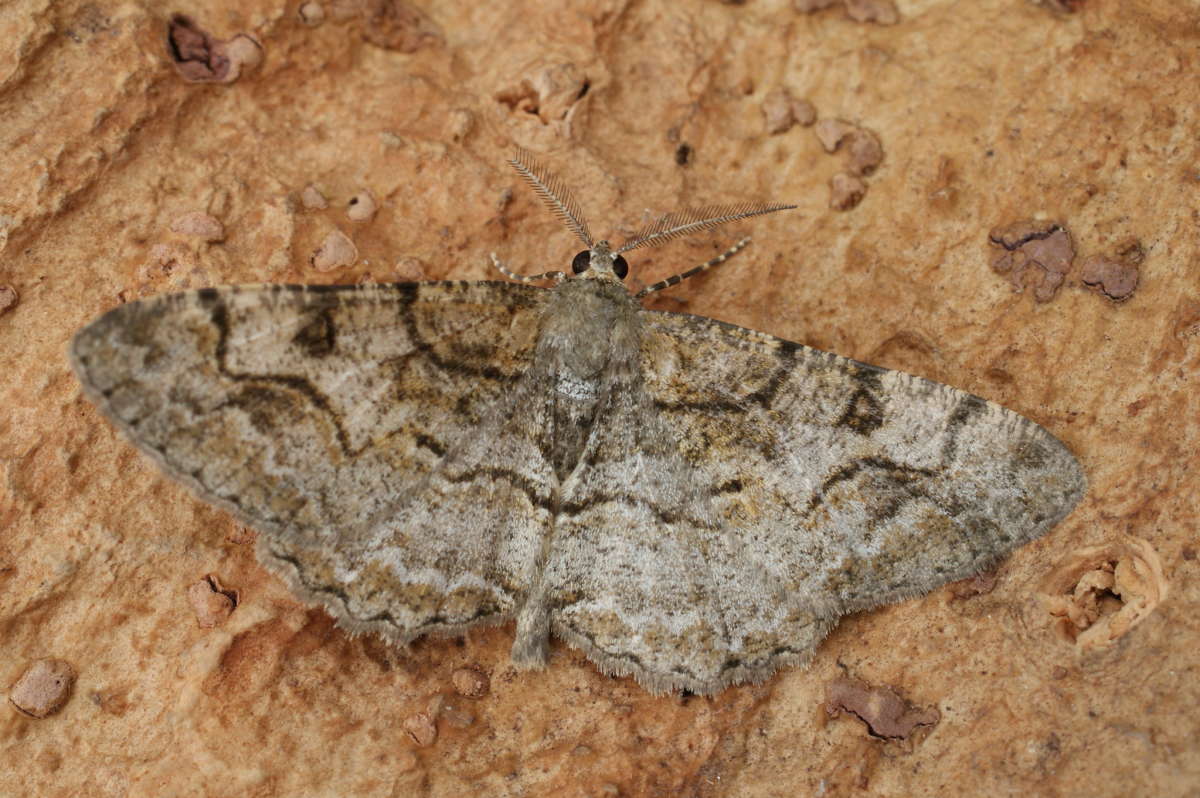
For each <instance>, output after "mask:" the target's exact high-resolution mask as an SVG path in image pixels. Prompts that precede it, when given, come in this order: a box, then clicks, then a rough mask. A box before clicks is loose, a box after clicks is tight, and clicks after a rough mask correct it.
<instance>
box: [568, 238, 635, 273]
mask: <svg viewBox="0 0 1200 798" xmlns="http://www.w3.org/2000/svg"><path fill="white" fill-rule="evenodd" d="M571 271H572V272H574V273H575V274H579V275H583V276H584V277H593V278H605V277H609V278H611V277H616V278H617V279H618V280H624V279H625V275H627V274H629V263H628V261H626V260H625V258H624V257H622V256H621V254H620V253H617V252H613V250H612V247H611V246H609V243H608V242H607V241H597V242H596V243H595V244H593V245H592V248H591V249H585V250H583V251H582V252H580V253H579V254H578V255H576V256H575V258H574V259H573V260H572V261H571Z"/></svg>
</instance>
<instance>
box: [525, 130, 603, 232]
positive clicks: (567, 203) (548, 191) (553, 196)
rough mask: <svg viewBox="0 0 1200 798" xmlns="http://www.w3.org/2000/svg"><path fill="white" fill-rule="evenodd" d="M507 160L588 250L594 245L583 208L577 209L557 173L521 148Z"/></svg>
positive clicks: (569, 190) (569, 192)
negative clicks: (514, 155) (513, 156)
mask: <svg viewBox="0 0 1200 798" xmlns="http://www.w3.org/2000/svg"><path fill="white" fill-rule="evenodd" d="M508 162H509V163H510V164H512V168H513V169H516V170H517V173H518V174H520V175H521V177H523V178H525V182H526V183H528V184H529V185H530V186H532V187H533V190H534V191H536V192H537V194H538V196H539V197H541V198H542V202H544V203H546V207H548V208H549V209H550V210H551V211H553V212H554V215H555V216H557V217H558V218H559V219H560V220H561V221H562V223H563V224H565V225H566V226H567V227H569V228H571V229H572V230H574V231H575V235H577V236H579V240H580V241H582V242H583V243H584V244H586V245H587V248H588V249H591V248H592V247H593V246H594V244H593V242H592V234H591V233H589V232H588V226H587V221H586V220H584V218H583V211H582V210H580V208H579V203H578V202H576V201H575V197H573V196H572V195H571V189H569V188H567V186H566V184H565V183H563V181H562V180H561V179H560V178H559V177H558V175H556V174H554V173H553V172H551V171H550V170H549V169H547V168H546V167H544V166H542V165H541V164H540V163H538V161H537V159H536V158H534V157H533V155H532V154H531V153H530V152H529V151H528V150H526V149H525V148H523V147H522V148H519V149H518V150H517V155H516V157H515V158H510V159H509V161H508Z"/></svg>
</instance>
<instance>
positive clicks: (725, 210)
mask: <svg viewBox="0 0 1200 798" xmlns="http://www.w3.org/2000/svg"><path fill="white" fill-rule="evenodd" d="M795 207H796V206H795V205H784V204H782V203H779V202H740V203H738V204H736V205H706V206H705V207H703V208H694V209H691V210H683V211H676V212H674V213H668V214H667V215H666V216H663V217H662V218H661V219H659V220H658V221H656V222H653V223H651V224H649V225H647V226H646V227H645V228H643V229H642V230H640V231H638V233H637V234H635V235H634V236H633V237H632V238H630V239H629V240H628V241H626V242H625V243H624V244H622V245H621V248H620V249H618V250H617V252H618V253H621V252H628V251H629V250H631V249H637V248H639V247H656V246H658V245H659V244H665V243H666V242H668V241H670V240H671V239H673V238H679V237H681V236H686V235H691V234H692V233H698V232H700V231H701V230H708V229H711V228H713V227H717V226H719V225H723V224H726V223H727V222H735V221H737V220H738V219H745V218H746V217H748V216H758V215H760V214H763V213H774V212H775V211H783V210H787V209H789V208H795Z"/></svg>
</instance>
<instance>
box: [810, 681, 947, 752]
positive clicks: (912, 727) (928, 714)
mask: <svg viewBox="0 0 1200 798" xmlns="http://www.w3.org/2000/svg"><path fill="white" fill-rule="evenodd" d="M825 712H826V714H827V715H828V716H829V717H831V718H833V717H837V716H838V715H839V714H841V713H843V712H846V713H849V714H851V715H854V716H855V717H857V718H858V719H859V720H861V721H862V722H863V723H865V724H867V728H868V730H869V732H870V734H871V736H872V737H883V738H887V739H904V738H906V737H908V736H910V735H911V734H912V733H913V732H914V731H916V730H917V728H918V727H922V726H926V727H933V726H936V725H937V723H938V722H939V721H940V720H941V719H942V716H941V713H940V712H938V711H937V710H936V709H933V708H930V709H920V708H918V707H915V706H914V705H912V704H911V703H909V702H908V701H905V700H904V698H903V697H901V696H900V695H899V694H898V693H896V691H894V690H892V689H891V688H888V687H874V686H871V685H869V684H867V683H866V682H864V681H862V680H861V679H852V678H849V677H845V676H843V677H840V678H838V679H835V680H833V681H832V682H830V683H829V685H828V686H827V687H826V691H825Z"/></svg>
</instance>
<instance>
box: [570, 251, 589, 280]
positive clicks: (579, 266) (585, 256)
mask: <svg viewBox="0 0 1200 798" xmlns="http://www.w3.org/2000/svg"><path fill="white" fill-rule="evenodd" d="M591 265H592V252H591V250H588V249H585V250H584V251H583V252H580V253H579V254H578V255H576V256H575V259H574V260H572V261H571V271H573V272H575V273H576V274H582V273H583V272H586V271H587V270H588V268H589V267H590V266H591Z"/></svg>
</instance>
